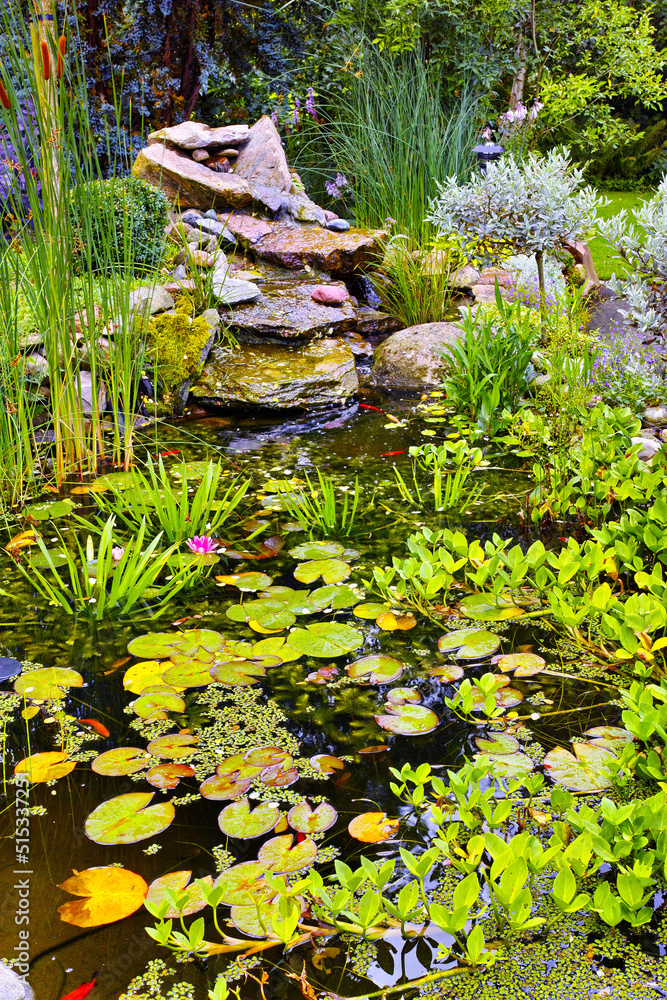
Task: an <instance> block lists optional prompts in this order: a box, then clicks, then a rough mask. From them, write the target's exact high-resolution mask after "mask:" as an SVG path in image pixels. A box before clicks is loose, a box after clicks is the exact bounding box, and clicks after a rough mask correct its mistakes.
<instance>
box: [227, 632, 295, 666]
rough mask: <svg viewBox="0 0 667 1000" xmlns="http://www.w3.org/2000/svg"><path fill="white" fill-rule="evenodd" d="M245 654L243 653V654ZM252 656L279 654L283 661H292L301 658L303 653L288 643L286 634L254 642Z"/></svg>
mask: <svg viewBox="0 0 667 1000" xmlns="http://www.w3.org/2000/svg"><path fill="white" fill-rule="evenodd" d="M241 655H243V654H241ZM250 655H251V656H254V657H256V656H278V657H280V660H281V662H282V663H291V662H292V661H293V660H299V659H301V653H297V651H296V650H295V649H292V648H291V646H288V645H287V640H286V639H285V637H284V636H279V635H276V636H271V637H270V638H268V639H259V640H258V641H257V642H255V643H253V644H252V647H251V650H250Z"/></svg>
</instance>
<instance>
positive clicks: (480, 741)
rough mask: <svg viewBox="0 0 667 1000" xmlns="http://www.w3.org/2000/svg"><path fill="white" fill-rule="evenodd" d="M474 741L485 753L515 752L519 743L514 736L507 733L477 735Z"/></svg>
mask: <svg viewBox="0 0 667 1000" xmlns="http://www.w3.org/2000/svg"><path fill="white" fill-rule="evenodd" d="M475 743H476V744H477V746H478V747H479V749H480V750H481V751H482V753H486V754H489V755H491V754H493V755H496V756H497V755H498V754H508V753H516V752H517V750H518V749H519V747H520V746H521V744H520V743H519V741H518V739H517V738H516V736H511V735H510V734H509V733H491V734H490V736H478V737H477V738H476V739H475Z"/></svg>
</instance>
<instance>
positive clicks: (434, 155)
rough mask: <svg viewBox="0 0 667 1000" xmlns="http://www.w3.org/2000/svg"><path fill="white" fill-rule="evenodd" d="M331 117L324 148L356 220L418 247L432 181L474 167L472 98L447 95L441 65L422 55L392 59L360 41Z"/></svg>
mask: <svg viewBox="0 0 667 1000" xmlns="http://www.w3.org/2000/svg"><path fill="white" fill-rule="evenodd" d="M332 118H333V120H332V122H331V127H330V134H329V142H330V145H331V149H332V153H333V158H334V161H335V163H336V165H337V167H338V169H339V170H340V171H341V172H342V173H343V174H344V176H345V177H346V178H347V179H348V180H349V181H350V182H351V184H352V190H353V194H354V203H353V205H352V206H351V207H352V208H353V211H354V214H355V216H356V220H357V222H358V223H359V224H360V225H364V226H371V227H382V226H384V225H385V220H386V219H387V218H392V219H395V220H396V224H397V226H396V228H397V230H398V231H400V232H401V233H405V234H406V235H407V236H408V237H409V238H410V240H411V241H412V242H413V243H414V244H415V245H418V244H421V243H423V242H424V224H423V219H424V216H425V215H426V214H427V211H428V208H429V205H430V201H431V199H432V198H434V197H435V195H436V194H437V182H438V181H444V180H445V178H447V177H448V176H453V175H456V176H457V177H459V178H463V177H466V176H467V174H468V171H469V170H470V169H471V168H472V166H473V162H474V155H473V153H472V147H473V146H474V145H475V142H476V141H477V135H478V132H479V124H480V122H479V114H478V110H477V100H476V99H475V97H474V96H473V95H472V93H471V92H469V90H468V89H467V88H465V87H464V88H463V89H462V91H461V92H460V95H459V96H453V95H452V96H450V95H446V94H445V93H444V91H443V87H442V83H441V71H440V67H439V66H438V65H437V63H436V62H433V63H431V62H429V61H428V60H427V59H426V58H425V56H424V55H423V53H422V52H421V50H419V49H417V50H416V51H414V52H410V53H403V54H401V55H398V56H392V55H391V54H389V53H388V52H380V51H379V50H378V49H377V47H376V46H373V45H372V44H371V43H370V42H365V43H363V44H362V45H361V46H360V47H359V49H358V64H357V63H356V62H354V63H352V65H351V68H350V74H349V89H347V90H346V91H344V92H343V93H342V95H341V98H340V101H339V104H338V107H337V108H335V109H333V112H332Z"/></svg>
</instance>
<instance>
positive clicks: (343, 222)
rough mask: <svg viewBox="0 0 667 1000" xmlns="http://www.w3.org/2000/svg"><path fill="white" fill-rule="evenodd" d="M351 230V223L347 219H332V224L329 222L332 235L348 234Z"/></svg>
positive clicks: (328, 227) (328, 226)
mask: <svg viewBox="0 0 667 1000" xmlns="http://www.w3.org/2000/svg"><path fill="white" fill-rule="evenodd" d="M349 228H350V223H349V222H348V221H347V219H332V220H331V222H327V229H330V230H331V232H332V233H346V232H347V231H348V229H349Z"/></svg>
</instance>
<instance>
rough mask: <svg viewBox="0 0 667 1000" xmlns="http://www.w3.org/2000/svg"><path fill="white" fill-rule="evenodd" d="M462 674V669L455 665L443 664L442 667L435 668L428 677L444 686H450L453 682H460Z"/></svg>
mask: <svg viewBox="0 0 667 1000" xmlns="http://www.w3.org/2000/svg"><path fill="white" fill-rule="evenodd" d="M464 673H465V671H464V669H463V667H459V666H457V665H456V664H455V663H445V664H444V665H443V666H442V667H436V668H435V670H432V671H431V673H430V674H429V677H433V678H435V680H437V681H442V682H443V683H445V684H447V683H449V684H451V683H453V682H454V681H460V680H461V678H462V677H463V675H464Z"/></svg>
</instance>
